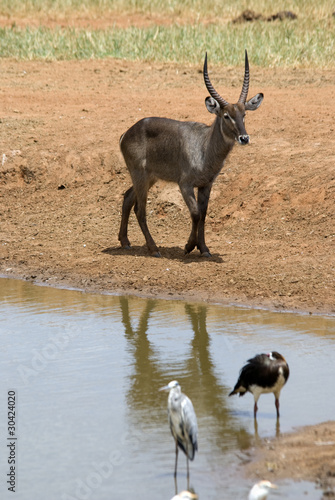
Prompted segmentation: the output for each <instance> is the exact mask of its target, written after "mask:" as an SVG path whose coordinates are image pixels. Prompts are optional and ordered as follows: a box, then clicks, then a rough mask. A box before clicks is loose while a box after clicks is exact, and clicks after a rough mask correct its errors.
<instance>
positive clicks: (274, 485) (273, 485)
mask: <svg viewBox="0 0 335 500" xmlns="http://www.w3.org/2000/svg"><path fill="white" fill-rule="evenodd" d="M270 488H273V489H274V490H276V489H277V488H278V486H277V485H276V484H273V483H270Z"/></svg>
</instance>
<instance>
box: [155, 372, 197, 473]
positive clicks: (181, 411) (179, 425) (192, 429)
mask: <svg viewBox="0 0 335 500" xmlns="http://www.w3.org/2000/svg"><path fill="white" fill-rule="evenodd" d="M159 390H160V391H169V396H168V417H169V424H170V429H171V433H172V436H173V438H174V440H175V443H176V461H175V469H174V477H175V478H176V477H177V462H178V446H179V448H181V449H182V450H183V452H184V453H185V455H186V460H187V481H189V476H190V474H189V465H188V461H189V460H193V459H194V455H195V452H196V451H197V450H198V425H197V417H196V415H195V411H194V408H193V404H192V401H191V400H190V399H189V398H188V397H187V396H186V395H185V394H183V393H182V392H181V388H180V385H179V383H178V382H177V381H176V380H173V381H172V382H170V383H169V384H168V385H167V386H165V387H162V388H161V389H159Z"/></svg>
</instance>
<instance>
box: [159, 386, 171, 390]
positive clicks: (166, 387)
mask: <svg viewBox="0 0 335 500" xmlns="http://www.w3.org/2000/svg"><path fill="white" fill-rule="evenodd" d="M169 390H170V387H169V386H168V385H165V386H164V387H161V388H160V389H158V391H169Z"/></svg>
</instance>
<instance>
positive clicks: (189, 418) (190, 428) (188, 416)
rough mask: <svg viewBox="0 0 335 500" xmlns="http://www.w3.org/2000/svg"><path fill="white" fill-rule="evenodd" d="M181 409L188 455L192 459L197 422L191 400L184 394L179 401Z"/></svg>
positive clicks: (195, 443)
mask: <svg viewBox="0 0 335 500" xmlns="http://www.w3.org/2000/svg"><path fill="white" fill-rule="evenodd" d="M181 409H182V416H183V423H184V433H185V436H186V437H187V438H188V441H189V443H188V444H189V446H188V448H189V449H188V456H189V458H190V460H193V458H194V453H195V451H196V450H197V449H198V424H197V417H196V414H195V411H194V408H193V404H192V401H191V400H190V399H189V398H188V397H187V396H185V395H184V397H183V398H182V401H181Z"/></svg>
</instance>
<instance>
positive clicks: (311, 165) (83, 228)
mask: <svg viewBox="0 0 335 500" xmlns="http://www.w3.org/2000/svg"><path fill="white" fill-rule="evenodd" d="M0 70H1V75H2V78H1V85H0V92H1V115H0V119H1V122H0V128H1V165H0V190H1V197H2V200H3V203H2V206H1V213H0V223H1V247H0V249H1V250H0V251H1V267H0V272H2V273H5V274H13V275H19V276H24V277H25V278H27V279H31V280H37V281H43V282H48V283H51V284H55V283H58V284H64V285H71V286H77V287H79V288H85V289H86V288H87V289H90V290H97V291H107V292H120V291H124V292H126V293H135V294H141V295H148V296H149V295H150V296H152V295H153V296H173V297H180V298H191V299H197V300H205V301H215V302H223V303H225V302H228V303H238V304H249V305H253V306H260V307H269V308H272V309H275V310H283V309H288V310H293V311H305V312H312V313H330V314H334V312H335V287H334V276H335V275H334V267H335V261H334V238H335V228H334V201H335V174H334V160H335V153H334V114H335V104H334V99H333V95H334V89H335V84H334V81H335V72H331V71H328V72H317V71H314V72H313V74H311V73H310V72H309V71H294V70H291V71H285V72H283V71H280V70H265V71H264V70H260V69H259V68H253V67H252V72H251V88H250V95H253V94H254V93H256V92H258V91H263V92H264V94H265V100H264V103H263V104H262V106H261V108H260V109H259V110H257V111H256V112H254V113H249V114H248V116H247V121H246V125H247V131H248V133H249V134H250V136H251V144H250V146H247V147H244V148H242V147H237V146H236V147H235V149H234V150H233V152H232V154H231V156H230V157H229V159H228V161H227V164H226V166H225V168H224V170H223V171H222V173H221V175H220V176H219V177H218V179H217V181H216V183H215V186H214V189H213V192H212V195H211V199H210V205H209V212H208V219H207V227H206V235H207V244H208V246H209V248H210V249H211V252H212V254H213V257H212V258H211V259H204V258H201V257H200V256H199V254H198V253H197V252H196V251H195V252H193V253H191V254H190V255H187V256H184V252H183V248H184V245H185V243H186V240H187V237H188V233H189V230H190V218H189V214H188V210H187V208H186V207H185V205H184V202H183V200H182V198H181V195H180V193H179V191H178V189H177V188H176V187H175V186H174V185H169V184H163V183H160V184H158V185H157V186H155V187H154V188H153V189H152V191H151V196H150V200H149V204H148V223H149V227H150V228H151V231H152V234H153V236H154V238H155V240H156V242H157V244H158V245H159V246H160V248H161V254H162V258H161V259H154V258H152V257H149V256H148V253H147V250H146V248H145V246H144V239H143V236H142V234H141V232H140V230H139V228H138V225H137V222H136V221H135V217H134V216H132V218H131V224H130V229H129V237H130V240H131V242H132V245H133V247H132V250H130V251H129V252H126V251H124V250H121V249H120V248H119V243H118V240H117V234H118V228H119V222H120V209H121V204H122V195H123V193H124V191H125V190H126V189H127V188H128V186H130V179H129V175H128V173H127V171H126V168H125V165H124V163H123V161H122V159H121V157H120V153H119V148H118V140H119V137H120V135H121V133H122V132H124V131H125V130H126V129H127V128H128V127H129V126H130V125H132V124H133V123H134V122H135V121H137V120H138V119H140V118H141V117H143V116H150V115H160V116H168V117H174V118H177V119H181V120H193V119H195V120H199V121H204V122H206V123H210V122H211V120H212V116H211V115H209V114H208V112H207V110H206V109H205V106H204V98H205V96H206V91H205V89H204V85H203V82H202V76H201V73H200V66H199V67H186V68H185V67H178V66H174V65H163V64H159V65H158V64H157V65H153V64H148V63H146V64H144V63H129V62H125V61H115V60H107V61H88V62H57V63H46V62H44V63H43V62H15V61H7V60H2V61H1V62H0ZM241 73H243V69H242V68H241V71H236V70H232V69H229V68H228V69H226V68H213V69H212V72H211V76H212V79H213V81H214V82H215V84H216V86H217V87H218V88H219V89H220V91H221V92H222V93H223V94H224V96H225V98H227V99H229V100H234V99H236V98H237V97H238V95H239V92H240V85H241Z"/></svg>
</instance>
